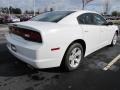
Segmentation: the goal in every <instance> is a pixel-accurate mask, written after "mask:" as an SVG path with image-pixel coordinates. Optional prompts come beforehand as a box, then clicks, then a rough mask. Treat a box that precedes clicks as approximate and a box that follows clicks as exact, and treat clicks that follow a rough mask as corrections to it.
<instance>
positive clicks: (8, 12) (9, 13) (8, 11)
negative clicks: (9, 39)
mask: <svg viewBox="0 0 120 90" xmlns="http://www.w3.org/2000/svg"><path fill="white" fill-rule="evenodd" d="M9 7H10V0H8V15H9V16H10V10H9Z"/></svg>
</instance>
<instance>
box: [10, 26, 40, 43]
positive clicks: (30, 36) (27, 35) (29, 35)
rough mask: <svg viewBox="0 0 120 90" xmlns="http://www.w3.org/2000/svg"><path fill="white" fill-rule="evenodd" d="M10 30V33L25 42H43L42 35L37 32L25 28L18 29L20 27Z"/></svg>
mask: <svg viewBox="0 0 120 90" xmlns="http://www.w3.org/2000/svg"><path fill="white" fill-rule="evenodd" d="M9 29H10V33H13V34H16V35H18V36H21V37H23V38H24V39H25V40H29V41H33V42H42V38H41V35H40V33H38V32H36V31H32V30H28V29H24V28H18V27H9Z"/></svg>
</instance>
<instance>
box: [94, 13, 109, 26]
mask: <svg viewBox="0 0 120 90" xmlns="http://www.w3.org/2000/svg"><path fill="white" fill-rule="evenodd" d="M93 21H94V24H95V25H104V24H105V23H107V21H106V20H105V19H104V18H103V17H102V16H100V15H98V14H93Z"/></svg>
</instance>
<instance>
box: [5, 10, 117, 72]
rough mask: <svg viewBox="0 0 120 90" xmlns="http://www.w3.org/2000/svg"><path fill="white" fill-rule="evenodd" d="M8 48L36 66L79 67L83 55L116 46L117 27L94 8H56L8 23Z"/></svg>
mask: <svg viewBox="0 0 120 90" xmlns="http://www.w3.org/2000/svg"><path fill="white" fill-rule="evenodd" d="M9 29H10V31H9V34H8V35H6V39H7V42H8V43H7V47H8V49H9V51H10V52H11V53H12V54H13V55H14V56H15V57H17V58H18V59H20V60H22V61H24V62H26V63H28V64H30V65H32V66H34V67H35V68H52V67H59V66H62V67H64V69H65V70H68V71H72V70H75V69H77V68H78V66H79V65H80V62H81V60H83V57H86V56H87V55H89V54H91V53H92V52H94V51H96V50H98V49H100V48H102V47H105V46H107V45H111V46H114V45H115V44H116V42H117V38H118V33H119V32H118V27H117V26H115V25H113V24H112V23H111V22H107V21H106V20H105V19H104V18H103V17H102V16H101V15H99V14H98V13H96V12H92V11H82V10H81V11H53V12H47V13H43V14H41V15H38V16H36V17H34V18H32V19H31V20H30V21H27V22H20V23H14V24H10V25H9Z"/></svg>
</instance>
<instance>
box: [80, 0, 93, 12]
mask: <svg viewBox="0 0 120 90" xmlns="http://www.w3.org/2000/svg"><path fill="white" fill-rule="evenodd" d="M91 1H94V0H82V9H83V10H84V9H85V6H86V5H87V4H88V3H90V2H91Z"/></svg>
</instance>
